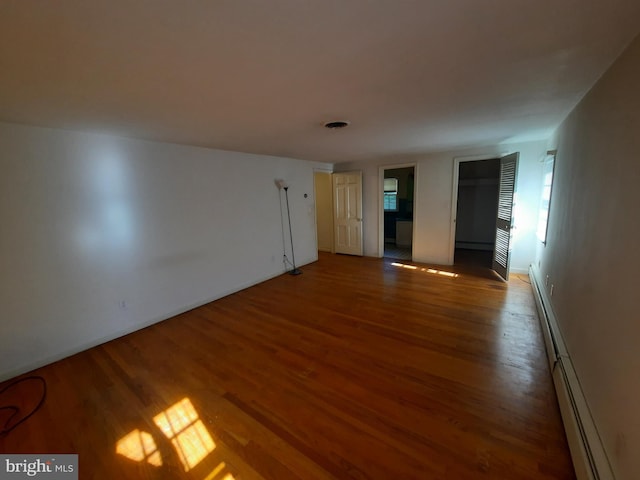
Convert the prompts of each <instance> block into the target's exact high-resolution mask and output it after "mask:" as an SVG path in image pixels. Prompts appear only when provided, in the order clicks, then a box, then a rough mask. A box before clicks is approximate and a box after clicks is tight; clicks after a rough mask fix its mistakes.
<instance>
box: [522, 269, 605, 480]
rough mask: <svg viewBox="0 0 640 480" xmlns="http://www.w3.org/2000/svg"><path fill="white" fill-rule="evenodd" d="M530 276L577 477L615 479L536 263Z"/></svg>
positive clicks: (580, 479) (580, 478)
mask: <svg viewBox="0 0 640 480" xmlns="http://www.w3.org/2000/svg"><path fill="white" fill-rule="evenodd" d="M529 278H530V279H531V287H532V289H533V295H534V297H535V300H536V307H537V309H538V317H539V319H540V326H541V327H542V334H543V337H544V342H545V346H546V349H547V359H548V361H549V369H550V371H551V374H552V376H553V383H554V386H555V389H556V396H557V398H558V404H559V406H560V413H561V414H562V422H563V424H564V429H565V432H566V435H567V442H568V443H569V450H570V451H571V459H572V461H573V466H574V469H575V471H576V478H577V479H578V480H615V477H614V475H613V472H612V470H611V465H610V464H609V460H608V458H607V455H606V452H605V450H604V446H603V445H602V440H601V439H600V436H599V434H598V431H597V429H596V426H595V423H594V421H593V418H592V416H591V412H590V411H589V406H588V405H587V401H586V398H585V396H584V393H583V392H582V388H581V387H580V381H579V380H578V376H577V375H576V372H575V369H574V368H573V364H572V363H571V358H570V357H569V352H568V351H567V348H566V346H565V343H564V340H563V338H562V333H561V332H560V328H559V325H558V322H557V319H556V316H555V314H554V312H553V308H552V306H551V300H550V298H549V295H548V293H547V291H546V289H545V288H544V284H543V283H542V282H541V281H540V271H539V270H538V268H537V267H536V266H534V265H531V267H530V269H529Z"/></svg>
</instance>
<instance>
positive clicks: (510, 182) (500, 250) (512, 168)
mask: <svg viewBox="0 0 640 480" xmlns="http://www.w3.org/2000/svg"><path fill="white" fill-rule="evenodd" d="M517 173H518V153H512V154H511V155H507V156H506V157H502V158H501V159H500V193H499V194H498V215H497V219H496V246H495V250H494V252H493V266H492V268H493V270H495V271H496V273H497V274H498V275H500V276H501V277H502V278H504V279H505V280H509V259H510V257H511V237H512V232H511V230H512V228H513V207H514V204H513V202H514V194H515V190H516V180H517Z"/></svg>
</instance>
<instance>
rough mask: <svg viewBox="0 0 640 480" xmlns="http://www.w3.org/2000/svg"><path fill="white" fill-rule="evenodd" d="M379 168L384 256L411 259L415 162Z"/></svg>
mask: <svg viewBox="0 0 640 480" xmlns="http://www.w3.org/2000/svg"><path fill="white" fill-rule="evenodd" d="M382 171H383V192H382V195H383V198H382V210H383V211H382V217H383V222H382V228H383V232H382V233H383V240H384V242H383V245H384V250H383V256H384V257H386V258H395V259H399V260H411V259H412V257H413V210H414V209H413V204H414V194H415V166H403V167H397V168H384V169H382Z"/></svg>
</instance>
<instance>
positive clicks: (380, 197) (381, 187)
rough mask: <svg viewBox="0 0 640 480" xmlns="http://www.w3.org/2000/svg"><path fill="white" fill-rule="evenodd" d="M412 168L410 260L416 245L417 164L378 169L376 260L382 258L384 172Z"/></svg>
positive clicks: (391, 165)
mask: <svg viewBox="0 0 640 480" xmlns="http://www.w3.org/2000/svg"><path fill="white" fill-rule="evenodd" d="M410 167H413V231H412V232H411V259H412V260H413V248H414V245H415V244H416V219H417V218H418V215H417V210H418V202H417V199H418V163H417V162H415V163H398V164H389V165H380V166H379V167H378V192H379V193H378V258H382V257H384V171H385V170H395V169H397V168H410Z"/></svg>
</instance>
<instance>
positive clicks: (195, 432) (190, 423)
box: [153, 398, 216, 472]
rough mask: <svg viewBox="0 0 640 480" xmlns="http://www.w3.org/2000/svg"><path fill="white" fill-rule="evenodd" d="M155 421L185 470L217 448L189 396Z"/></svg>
mask: <svg viewBox="0 0 640 480" xmlns="http://www.w3.org/2000/svg"><path fill="white" fill-rule="evenodd" d="M153 421H154V423H155V424H156V425H157V426H158V428H160V430H161V431H162V433H164V435H165V436H166V437H167V438H168V439H169V440H170V441H171V444H172V445H173V447H174V448H175V450H176V452H177V453H178V456H179V457H180V461H181V462H182V465H183V466H184V471H185V472H188V471H189V470H191V469H192V468H193V467H195V466H196V465H197V464H198V463H200V462H201V461H202V460H203V459H204V458H205V457H206V456H207V455H209V454H210V453H211V452H212V451H213V450H214V449H215V448H216V444H215V443H214V441H213V439H212V438H211V435H209V432H208V431H207V428H206V427H205V426H204V423H202V420H200V418H199V417H198V413H197V412H196V410H195V408H193V405H192V404H191V401H190V400H189V399H188V398H183V399H182V400H180V401H179V402H177V403H175V404H174V405H172V406H171V407H169V408H167V409H166V410H165V411H164V412H162V413H160V414H158V415H156V416H155V417H153Z"/></svg>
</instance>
